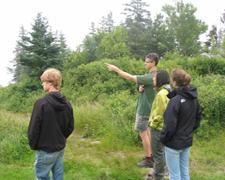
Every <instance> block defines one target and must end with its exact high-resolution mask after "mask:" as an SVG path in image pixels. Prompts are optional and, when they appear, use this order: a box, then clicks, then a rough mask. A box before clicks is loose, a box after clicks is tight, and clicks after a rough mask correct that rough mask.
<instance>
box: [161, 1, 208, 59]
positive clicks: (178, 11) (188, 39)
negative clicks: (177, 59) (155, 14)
mask: <svg viewBox="0 0 225 180" xmlns="http://www.w3.org/2000/svg"><path fill="white" fill-rule="evenodd" d="M196 10H197V9H196V8H195V7H194V6H193V5H192V4H190V3H187V4H185V3H183V1H178V2H177V3H176V5H175V6H171V5H165V6H164V7H163V12H164V13H165V14H166V22H167V25H168V28H169V29H171V31H170V32H173V33H174V37H175V39H174V41H175V43H176V46H177V48H178V50H179V51H180V52H182V53H183V54H184V55H187V56H190V55H195V54H198V53H199V51H200V49H201V46H200V41H199V36H200V35H201V34H202V33H204V32H205V31H206V29H207V26H206V24H205V23H204V22H202V21H201V20H198V19H197V18H196V17H195V15H194V14H195V12H196Z"/></svg>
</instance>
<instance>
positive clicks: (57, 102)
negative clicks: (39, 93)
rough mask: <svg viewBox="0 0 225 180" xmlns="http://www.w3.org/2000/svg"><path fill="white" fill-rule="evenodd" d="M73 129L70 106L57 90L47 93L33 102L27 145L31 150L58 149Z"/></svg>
mask: <svg viewBox="0 0 225 180" xmlns="http://www.w3.org/2000/svg"><path fill="white" fill-rule="evenodd" d="M73 129H74V118H73V109H72V106H71V105H70V103H69V102H68V101H67V100H66V98H65V97H64V96H63V95H62V94H60V93H59V92H53V93H49V94H48V95H47V96H45V97H44V98H42V99H39V100H37V101H36V103H35V104H34V108H33V112H32V116H31V119H30V123H29V127H28V139H29V145H30V147H31V149H33V150H43V151H46V152H55V151H59V150H61V149H63V148H64V147H65V144H66V138H67V137H68V136H69V135H70V134H71V133H72V132H73Z"/></svg>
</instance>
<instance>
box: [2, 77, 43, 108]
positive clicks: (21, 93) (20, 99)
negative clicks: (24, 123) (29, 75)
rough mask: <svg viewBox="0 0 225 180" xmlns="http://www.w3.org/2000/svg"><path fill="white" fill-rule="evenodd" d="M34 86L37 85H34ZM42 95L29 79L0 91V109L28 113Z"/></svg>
mask: <svg viewBox="0 0 225 180" xmlns="http://www.w3.org/2000/svg"><path fill="white" fill-rule="evenodd" d="M34 84H37V82H36V83H34ZM43 95H44V93H43V91H42V90H41V89H40V87H37V86H36V85H32V81H31V80H30V79H25V80H24V81H21V82H19V83H16V84H12V85H9V86H8V87H5V88H1V89H0V99H1V101H0V107H3V108H4V109H7V110H10V111H14V112H29V111H31V110H32V107H33V104H34V102H35V101H36V100H37V99H38V98H39V97H40V96H43Z"/></svg>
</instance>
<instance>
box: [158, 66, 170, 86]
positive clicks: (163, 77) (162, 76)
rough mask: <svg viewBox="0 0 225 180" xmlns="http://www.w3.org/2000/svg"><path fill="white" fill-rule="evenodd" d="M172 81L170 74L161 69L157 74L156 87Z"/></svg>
mask: <svg viewBox="0 0 225 180" xmlns="http://www.w3.org/2000/svg"><path fill="white" fill-rule="evenodd" d="M169 83H170V76H169V74H168V72H167V71H164V70H160V71H157V74H156V87H161V86H163V85H165V84H169Z"/></svg>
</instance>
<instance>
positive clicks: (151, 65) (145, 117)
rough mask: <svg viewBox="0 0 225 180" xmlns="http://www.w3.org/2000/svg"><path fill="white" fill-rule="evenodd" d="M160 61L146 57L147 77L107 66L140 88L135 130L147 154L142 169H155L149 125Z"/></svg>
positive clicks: (153, 56)
mask: <svg viewBox="0 0 225 180" xmlns="http://www.w3.org/2000/svg"><path fill="white" fill-rule="evenodd" d="M158 61H159V58H158V55H157V54H156V53H150V54H148V55H147V56H146V57H145V62H144V63H145V67H146V68H147V69H148V70H149V73H147V74H145V75H132V74H129V73H127V72H125V71H123V70H121V69H119V68H118V67H117V66H115V65H112V64H107V68H108V70H109V71H114V72H116V73H117V74H118V75H119V76H121V77H122V78H124V79H127V80H129V81H133V82H135V83H136V84H137V85H138V86H139V92H140V96H139V98H138V102H137V110H136V119H135V130H137V131H138V132H139V135H140V137H141V140H142V143H143V147H144V152H145V157H144V159H143V160H142V161H141V162H140V163H138V166H140V167H153V157H152V150H151V143H150V142H151V137H150V131H149V128H148V123H149V114H150V110H151V104H152V101H153V99H154V95H155V92H154V90H153V78H154V77H155V75H156V70H157V69H156V66H157V64H158Z"/></svg>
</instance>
